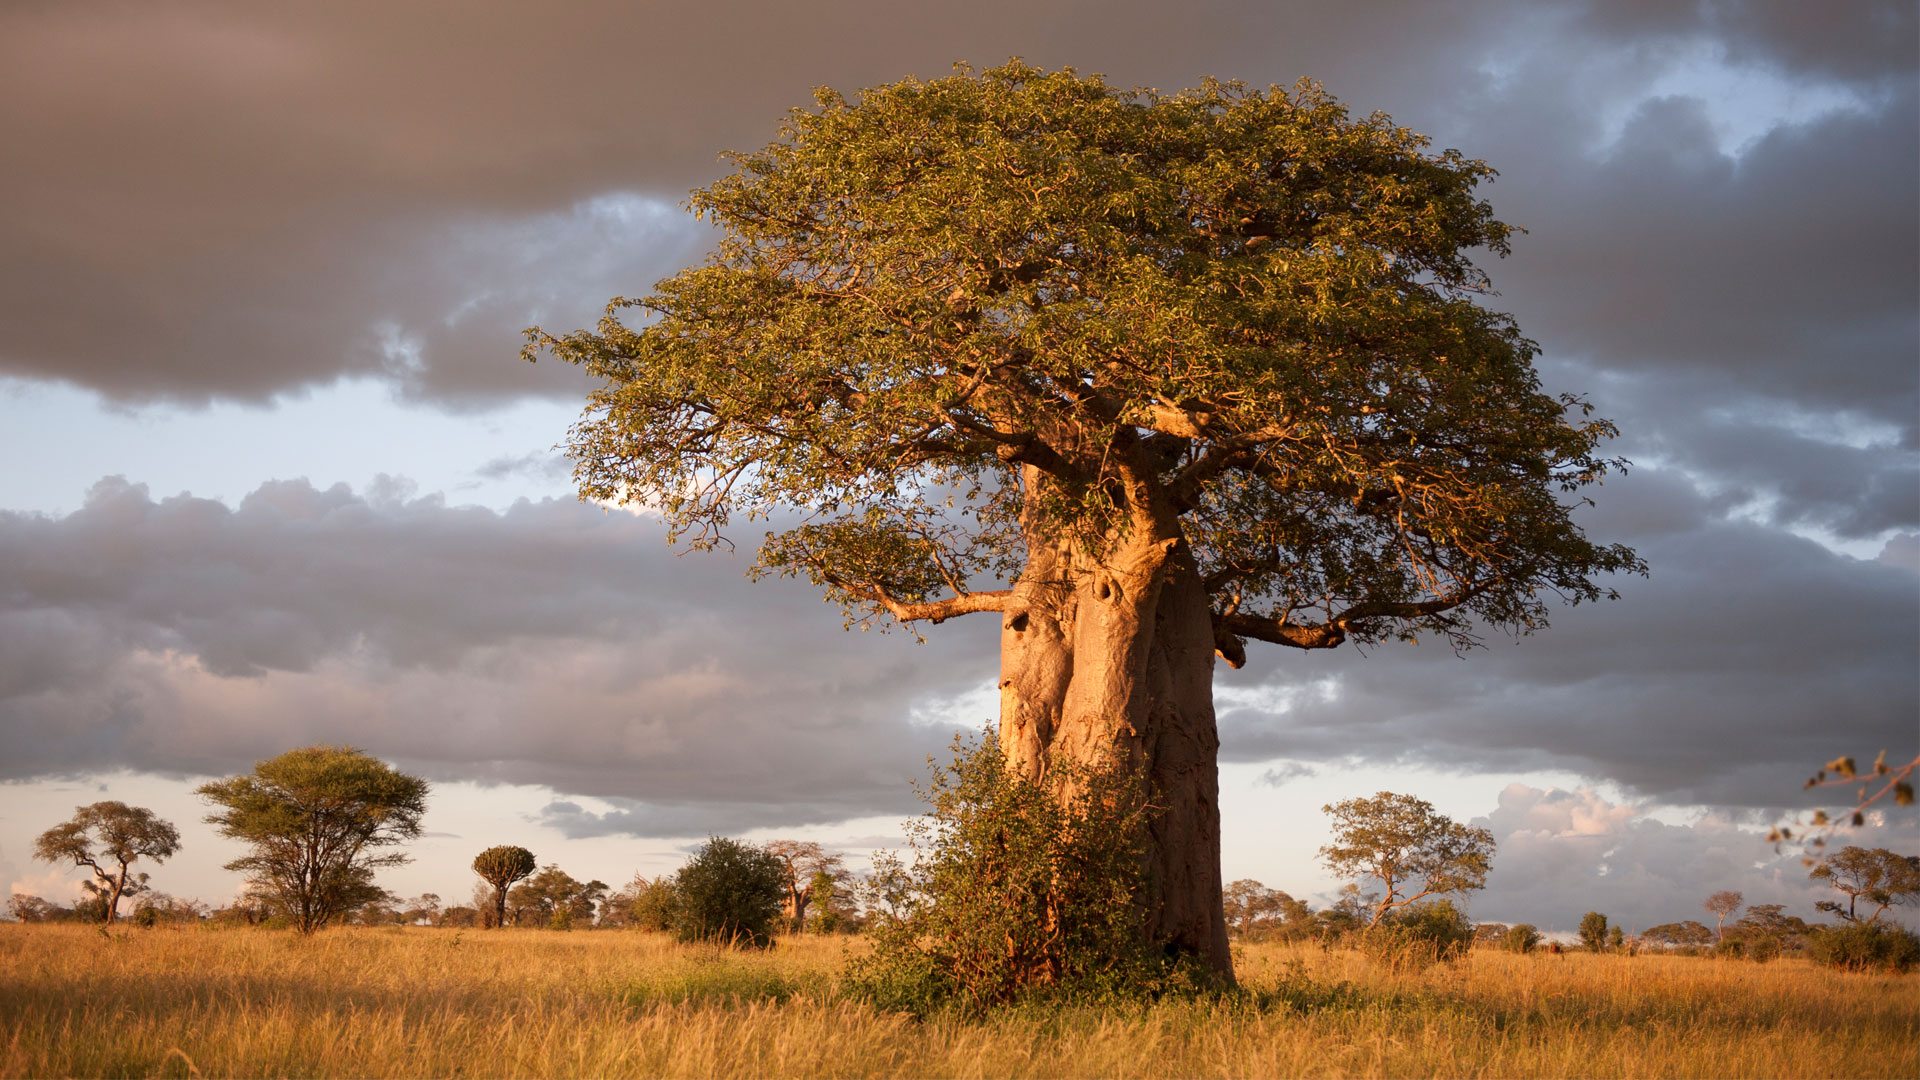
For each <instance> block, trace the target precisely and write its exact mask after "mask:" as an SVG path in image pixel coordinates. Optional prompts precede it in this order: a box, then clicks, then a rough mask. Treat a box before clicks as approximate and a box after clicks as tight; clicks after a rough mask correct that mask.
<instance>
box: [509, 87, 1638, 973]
mask: <svg viewBox="0 0 1920 1080" xmlns="http://www.w3.org/2000/svg"><path fill="white" fill-rule="evenodd" d="M817 100H818V108H817V109H815V110H811V111H809V110H797V111H795V112H794V113H792V114H791V115H790V116H789V118H788V120H787V122H786V124H785V126H784V127H783V129H782V131H781V133H780V135H779V137H778V138H777V140H776V141H775V142H774V143H772V144H771V145H769V146H768V147H766V148H765V149H763V150H761V151H759V152H756V153H750V154H741V155H735V156H733V157H732V158H731V159H730V160H731V161H732V163H733V165H734V167H735V171H734V172H733V173H732V174H731V175H729V176H727V177H725V178H723V179H721V180H719V181H717V182H715V183H714V184H713V185H711V186H709V187H707V188H705V189H702V190H700V191H696V192H695V193H694V194H693V196H692V206H693V209H694V211H695V212H696V213H697V214H699V215H701V216H702V217H704V218H706V219H708V220H710V221H712V222H714V223H715V224H716V225H717V226H719V229H720V231H721V238H720V241H719V245H718V248H717V251H716V252H715V254H714V255H713V257H712V258H711V259H710V260H709V261H708V262H707V263H706V264H705V265H702V266H698V267H694V268H691V269H688V270H685V271H683V272H681V273H679V274H677V275H675V276H674V277H671V278H669V279H667V280H665V281H663V282H660V283H659V284H658V285H657V286H656V287H655V289H654V291H653V293H652V294H651V295H649V296H646V297H643V298H640V299H634V300H627V299H616V300H614V301H613V302H612V303H611V304H610V305H609V307H608V311H607V315H606V317H605V318H604V319H603V320H601V322H600V323H599V324H598V326H597V327H596V328H594V329H591V330H582V331H577V332H574V333H569V334H565V335H560V336H556V335H553V334H550V333H547V332H545V331H543V330H540V329H538V328H535V329H531V330H529V331H528V344H527V349H526V355H527V357H528V358H529V359H532V358H536V357H538V356H540V355H542V354H543V353H550V354H551V355H553V356H556V357H558V358H559V359H561V360H565V361H569V362H572V363H575V364H579V365H581V366H582V367H584V368H585V369H586V370H587V371H588V372H589V373H590V374H591V375H592V376H594V377H595V378H597V379H599V380H600V381H601V386H600V387H599V388H598V389H596V390H594V391H593V392H592V393H591V395H590V398H589V401H588V405H587V409H586V413H585V415H584V417H583V418H582V419H581V421H580V422H579V423H578V424H577V425H576V427H575V428H574V430H573V435H572V440H571V452H572V455H573V457H574V459H575V461H576V463H577V465H576V479H577V481H578V484H579V488H580V492H581V494H582V496H583V497H589V498H595V499H601V500H610V501H617V502H633V503H639V504H644V505H646V506H648V507H650V508H652V509H653V510H655V511H657V512H658V513H659V514H660V515H661V517H662V518H663V519H664V521H665V522H666V523H667V526H668V531H669V537H670V539H672V540H675V541H678V542H682V543H685V544H688V545H690V546H692V547H694V548H710V547H713V546H715V545H725V544H728V543H730V542H731V537H730V536H729V530H730V528H731V527H732V526H733V525H735V524H736V523H737V522H739V521H741V520H742V519H745V520H749V521H751V520H754V519H760V518H767V519H770V520H777V521H778V522H780V523H781V524H783V525H786V526H787V527H785V528H782V529H780V530H779V531H776V532H773V533H770V534H768V536H767V538H766V540H765V542H764V543H763V544H762V545H761V547H760V549H759V557H758V561H757V563H756V567H755V569H756V572H759V573H780V574H789V575H798V576H801V577H805V578H807V579H809V580H811V581H812V582H814V583H815V584H817V585H818V586H819V587H820V588H822V589H823V590H824V591H825V593H826V594H827V596H828V597H829V598H830V599H833V600H836V601H838V602H840V603H841V604H842V605H844V607H845V609H846V611H847V614H848V617H849V619H850V620H851V621H854V622H860V623H868V622H875V621H884V620H897V621H898V622H901V623H907V624H937V623H941V622H944V621H946V620H948V619H953V618H957V617H959V616H962V615H972V614H990V615H991V616H993V617H995V618H997V619H998V620H999V623H1000V641H1001V670H1000V679H999V687H1000V692H1001V703H1000V727H999V738H1000V740H1001V743H1002V746H1003V750H1004V755H1005V758H1006V760H1007V762H1008V763H1009V767H1011V768H1016V769H1019V770H1022V771H1023V772H1025V773H1027V774H1029V775H1032V776H1036V777H1046V776H1049V775H1051V774H1052V770H1053V767H1054V765H1055V764H1056V763H1059V762H1062V761H1066V762H1072V763H1075V764H1076V765H1079V766H1086V767H1088V768H1096V769H1109V768H1118V769H1123V770H1126V771H1127V772H1129V773H1131V774H1132V775H1133V776H1135V777H1136V778H1138V780H1139V781H1140V782H1141V784H1142V785H1143V786H1144V787H1145V788H1146V789H1147V791H1148V795H1149V797H1150V800H1151V803H1152V805H1153V806H1155V807H1156V808H1157V814H1156V816H1155V817H1154V818H1153V820H1152V822H1151V823H1150V825H1149V829H1150V832H1151V835H1150V837H1149V843H1148V847H1149V851H1150V856H1149V860H1150V863H1151V866H1150V871H1151V872H1150V873H1149V874H1148V875H1147V884H1146V886H1145V887H1144V891H1143V894H1142V895H1141V896H1140V898H1139V899H1140V902H1141V904H1142V905H1143V907H1144V909H1145V911H1146V912H1147V918H1146V919H1145V926H1146V930H1145V931H1144V932H1145V933H1147V934H1149V935H1150V936H1151V937H1152V939H1153V942H1152V943H1153V944H1154V945H1155V947H1157V948H1161V949H1164V950H1166V951H1169V952H1178V951H1185V952H1191V953H1197V954H1199V955H1201V956H1202V957H1204V958H1205V959H1206V961H1207V962H1208V963H1210V964H1211V965H1213V967H1215V968H1216V969H1217V970H1218V971H1220V972H1222V973H1223V974H1230V971H1231V962H1230V959H1229V952H1228V946H1227V936H1226V923H1225V920H1224V918H1223V915H1222V911H1221V900H1220V897H1221V880H1220V860H1219V835H1220V834H1219V811H1218V798H1217V796H1218V791H1217V788H1218V775H1217V768H1216V760H1217V754H1218V748H1219V738H1218V735H1217V733H1216V729H1215V721H1214V709H1213V675H1214V662H1215V657H1216V656H1219V657H1222V658H1224V659H1225V660H1226V662H1227V663H1228V664H1229V665H1231V666H1236V667H1237V666H1239V665H1240V664H1242V663H1244V662H1245V659H1246V650H1247V647H1248V643H1249V642H1266V643H1271V644H1275V645H1281V646H1286V647H1290V648H1294V649H1331V648H1335V647H1338V646H1340V645H1342V644H1346V643H1354V644H1361V643H1369V644H1370V643H1376V642H1383V641H1387V640H1391V639H1397V638H1405V639H1412V638H1416V637H1421V636H1426V637H1433V638H1438V639H1440V640H1441V641H1443V642H1447V643H1450V644H1452V645H1453V646H1455V647H1459V648H1465V647H1468V646H1471V645H1473V644H1474V643H1475V642H1476V641H1477V640H1478V635H1480V634H1481V633H1482V632H1484V631H1485V629H1486V628H1498V629H1503V630H1508V631H1514V632H1526V631H1530V630H1533V629H1535V628H1537V627H1539V626H1541V625H1543V624H1544V622H1545V618H1546V615H1547V606H1546V603H1545V601H1544V600H1543V599H1542V597H1543V596H1544V595H1546V594H1552V595H1555V596H1558V597H1561V598H1564V599H1567V600H1570V601H1574V602H1579V601H1585V600H1591V599H1595V598H1598V597H1601V596H1603V595H1607V594H1608V590H1607V589H1606V588H1604V587H1603V586H1602V585H1601V584H1599V583H1598V582H1597V580H1596V579H1597V578H1598V577H1599V576H1600V575H1603V574H1606V573H1609V572H1614V571H1635V570H1639V569H1641V564H1640V562H1639V560H1638V559H1637V557H1636V556H1635V555H1634V554H1633V552H1632V551H1630V550H1628V549H1626V548H1623V547H1617V546H1602V545H1599V544H1596V543H1594V542H1591V541H1589V540H1588V539H1587V538H1586V537H1585V535H1584V534H1583V533H1582V531H1581V530H1580V528H1579V527H1578V526H1577V525H1576V524H1575V523H1574V521H1573V520H1572V517H1571V512H1572V509H1573V506H1574V505H1575V504H1577V503H1579V502H1580V501H1582V498H1581V489H1583V488H1585V487H1587V486H1588V485H1591V484H1593V483H1596V482H1597V481H1599V480H1600V479H1601V477H1602V476H1603V475H1604V474H1606V473H1607V472H1609V471H1610V470H1612V469H1614V468H1616V467H1617V466H1618V464H1619V463H1618V462H1616V461H1613V460H1610V459H1608V458H1605V457H1603V456H1600V455H1599V453H1598V452H1597V448H1598V447H1599V445H1600V444H1601V442H1602V441H1603V440H1605V439H1606V438H1607V437H1608V436H1610V435H1611V434H1613V430H1614V429H1613V427H1612V426H1611V425H1610V424H1609V423H1607V422H1606V421H1604V420H1600V419H1597V418H1595V417H1592V416H1591V415H1589V409H1588V406H1587V405H1586V404H1585V403H1584V402H1583V401H1581V400H1579V399H1577V398H1573V397H1567V396H1553V395H1550V394H1547V393H1544V392H1543V391H1542V389H1541V386H1540V384H1539V380H1538V378H1537V376H1536V374H1535V372H1534V369H1533V366H1532V358H1533V356H1534V354H1535V348H1536V347H1535V345H1534V344H1533V343H1532V342H1531V341H1529V340H1528V339H1527V338H1525V337H1524V336H1523V335H1522V334H1521V333H1520V331H1519V329H1518V328H1517V326H1516V325H1515V324H1514V322H1513V320H1512V319H1511V318H1509V317H1508V316H1506V315H1503V314H1500V313H1497V312H1494V311H1491V310H1489V309H1487V308H1485V307H1482V306H1480V305H1479V304H1478V303H1476V302H1475V298H1476V297H1477V296H1479V295H1483V294H1485V293H1487V292H1488V290H1489V281H1488V278H1487V276H1486V275H1485V273H1483V272H1482V271H1481V270H1480V269H1479V268H1478V267H1476V266H1475V264H1474V263H1473V261H1472V258H1471V253H1472V252H1474V251H1475V250H1476V249H1478V250H1480V251H1484V252H1487V253H1490V254H1493V255H1504V254H1505V253H1506V252H1507V250H1508V239H1509V236H1510V234H1511V230H1510V228H1509V227H1508V226H1507V225H1505V224H1503V223H1502V222H1500V221H1498V220H1497V219H1495V218H1494V216H1493V214H1492V210H1491V208H1490V207H1489V205H1488V204H1487V203H1486V202H1485V201H1484V200H1482V199H1481V198H1480V197H1479V196H1478V195H1477V194H1476V188H1477V186H1478V185H1479V184H1480V183H1481V182H1482V181H1485V180H1487V179H1489V178H1490V177H1491V176H1492V175H1493V170H1492V169H1490V168H1489V167H1488V166H1486V165H1485V164H1484V163H1482V162H1479V161H1474V160H1470V159H1468V158H1466V157H1464V156H1462V155H1461V154H1459V153H1458V152H1455V151H1452V150H1448V151H1445V152H1443V153H1439V154H1432V153H1429V152H1428V142H1427V140H1426V139H1425V138H1423V137H1422V136H1420V135H1417V134H1415V133H1414V132H1411V131H1408V130H1406V129H1404V128H1400V127H1397V126H1395V125H1394V124H1392V123H1391V122H1390V121H1389V120H1387V119H1386V118H1384V117H1381V116H1373V117H1369V118H1366V119H1360V120H1356V119H1353V118H1352V117H1350V116H1349V115H1348V113H1347V112H1346V110H1345V109H1344V108H1343V107H1342V106H1340V105H1339V104H1338V103H1337V102H1336V101H1334V100H1333V99H1332V98H1331V97H1329V96H1328V95H1327V94H1325V93H1324V92H1323V91H1321V90H1320V89H1319V88H1318V87H1317V86H1314V85H1312V84H1307V83H1303V84H1302V85H1300V86H1299V87H1298V88H1296V89H1295V90H1293V91H1292V92H1288V91H1285V90H1282V89H1279V88H1274V89H1270V90H1253V89H1249V88H1246V87H1243V86H1240V85H1237V84H1229V83H1219V82H1211V81H1210V82H1207V83H1206V84H1204V85H1203V86H1202V87H1200V88H1199V89H1197V90H1193V91H1190V92H1186V93H1182V94H1178V95H1170V96H1169V95H1162V94H1159V93H1157V92H1154V91H1148V90H1136V91H1124V90H1118V89H1115V88H1113V87H1110V86H1108V85H1107V84H1106V83H1104V82H1103V81H1102V80H1101V79H1099V78H1098V77H1088V76H1081V75H1078V74H1075V73H1074V72H1072V71H1070V70H1069V71H1059V72H1051V73H1049V72H1044V71H1040V70H1037V69H1034V68H1031V67H1027V66H1023V65H1021V64H1018V63H1014V64H1010V65H1007V66H1005V67H1000V68H996V69H993V70H990V71H986V72H983V73H978V74H975V73H971V72H967V71H962V72H960V73H958V74H956V75H954V76H952V77H950V78H945V79H940V80H936V81H932V82H919V81H913V80H909V81H906V82H901V83H897V84H894V85H890V86H883V87H880V88H878V89H873V90H868V91H866V92H864V93H863V94H861V95H860V97H859V98H858V100H857V101H849V100H847V99H845V98H843V97H842V96H840V95H838V94H836V93H834V92H832V91H826V90H823V91H821V92H820V93H819V94H818V97H817ZM628 314H632V315H637V316H638V317H637V318H635V319H633V320H632V321H630V322H623V321H622V318H623V316H626V315H628ZM1063 771H1064V772H1066V773H1069V774H1071V773H1073V772H1074V770H1063Z"/></svg>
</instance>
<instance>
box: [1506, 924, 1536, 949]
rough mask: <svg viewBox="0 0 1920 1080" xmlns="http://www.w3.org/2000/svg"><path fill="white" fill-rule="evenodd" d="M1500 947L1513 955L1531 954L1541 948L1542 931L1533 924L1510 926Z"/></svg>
mask: <svg viewBox="0 0 1920 1080" xmlns="http://www.w3.org/2000/svg"><path fill="white" fill-rule="evenodd" d="M1500 947H1501V948H1503V949H1505V950H1507V951H1508V952H1511V953H1530V952H1532V951H1533V950H1535V949H1537V948H1539V947H1540V930H1539V928H1538V927H1536V926H1534V925H1533V924H1532V923H1517V924H1515V925H1513V926H1509V927H1507V933H1506V936H1504V937H1502V938H1501V939H1500Z"/></svg>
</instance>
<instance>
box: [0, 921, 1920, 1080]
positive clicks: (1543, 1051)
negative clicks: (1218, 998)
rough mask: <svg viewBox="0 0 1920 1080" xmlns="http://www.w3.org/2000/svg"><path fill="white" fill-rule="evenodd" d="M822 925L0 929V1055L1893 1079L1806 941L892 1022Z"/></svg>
mask: <svg viewBox="0 0 1920 1080" xmlns="http://www.w3.org/2000/svg"><path fill="white" fill-rule="evenodd" d="M849 947H858V946H857V944H856V945H853V946H849V945H848V944H847V943H845V942H843V941H841V940H837V939H820V938H808V939H802V940H799V941H795V942H786V943H783V944H782V945H781V947H779V948H777V949H775V950H773V951H772V952H770V953H766V954H758V955H755V954H735V953H725V952H720V951H715V950H709V949H693V948H685V947H681V946H678V945H675V944H673V943H672V942H670V941H668V940H667V939H665V938H662V937H658V936H653V935H648V934H641V933H635V932H623V931H600V932H575V933H560V932H554V931H533V930H508V931H499V932H492V933H485V932H476V931H453V930H433V929H411V928H409V929H397V928H389V929H357V928H356V929H343V930H333V931H327V932H323V933H321V934H319V935H317V936H316V937H314V938H313V939H311V940H301V939H299V938H298V937H296V936H294V935H293V934H291V933H289V932H285V931H260V930H246V929H212V928H203V927H191V928H182V929H164V928H163V929H155V930H140V929H129V930H120V931H116V932H115V933H114V934H113V936H112V937H111V938H110V939H106V938H102V936H101V935H100V934H99V933H98V932H97V931H94V930H89V929H86V928H82V927H72V926H23V925H19V924H0V1074H4V1075H6V1076H194V1075H205V1076H376V1077H377V1076H548V1075H566V1076H702V1077H704V1076H754V1077H765V1076H779V1077H787V1076H813V1075H824V1076H955V1077H976V1076H978V1077H997V1076H1143V1077H1165V1076H1182V1077H1185V1076H1192V1077H1216V1076H1218V1077H1232V1076H1430V1075H1441V1076H1503V1077H1510V1076H1578V1077H1588V1076H1595V1077H1605V1076H1625V1077H1661V1076H1677V1077H1705V1076H1737V1077H1752V1076H1782V1077H1784V1076H1889V1077H1912V1076H1916V1075H1920V992H1916V991H1920V977H1911V976H1910V977H1905V978H1895V977H1883V976H1872V975H1845V974H1841V973H1837V972H1832V971H1827V970H1823V969H1818V968H1815V967H1813V966H1811V965H1810V964H1808V963H1806V962H1805V961H1800V960H1784V961H1778V962H1775V963H1771V964H1765V965H1757V964H1751V963H1742V962H1733V961H1719V960H1710V959H1694V958H1684V957H1649V956H1640V957H1631V958H1629V957H1616V956H1584V955H1571V956H1565V957H1551V956H1546V955H1535V956H1512V955H1507V954H1504V953H1492V952H1478V953H1475V954H1474V955H1473V957H1472V958H1471V959H1470V960H1468V961H1466V962H1463V963H1461V964H1457V965H1451V966H1442V967H1436V968H1433V969H1430V970H1428V971H1425V972H1421V973H1415V974H1397V975H1396V974H1392V973H1389V972H1384V971H1381V970H1378V969H1377V968H1375V967H1373V966H1371V965H1370V964H1369V962H1368V961H1367V960H1366V959H1365V958H1364V957H1362V956H1360V955H1358V954H1355V953H1350V952H1343V951H1334V952H1322V951H1320V950H1318V949H1315V948H1311V947H1297V948H1296V947H1284V946H1257V947H1252V948H1249V949H1247V950H1246V951H1245V953H1244V954H1243V956H1242V958H1241V973H1242V981H1243V982H1244V983H1245V984H1246V985H1247V987H1248V988H1250V989H1251V990H1254V991H1261V992H1263V994H1261V995H1260V998H1259V1001H1260V1003H1259V1004H1251V1003H1249V1002H1247V1001H1242V1002H1238V1003H1219V1002H1208V1003H1195V1002H1179V1003H1165V1004H1161V1005H1157V1006H1153V1007H1141V1008H1132V1009H1053V1010H1046V1011H1029V1012H1016V1013H1009V1014H1003V1015H999V1016H996V1017H993V1018H991V1019H988V1020H984V1021H970V1020H963V1019H935V1020H929V1021H925V1022H922V1021H917V1020H914V1019H912V1018H909V1017H906V1016H900V1015H891V1014H886V1013H882V1012H878V1011H876V1010H874V1009H872V1008H870V1007H867V1006H865V1005H862V1004H860V1003H857V1002H853V1001H849V1000H846V999H845V998H843V997H841V996H840V995H839V994H838V992H837V991H836V989H835V986H836V982H837V975H838V972H839V969H840V967H841V965H842V963H843V962H844V959H845V951H844V950H846V949H847V948H849Z"/></svg>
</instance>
